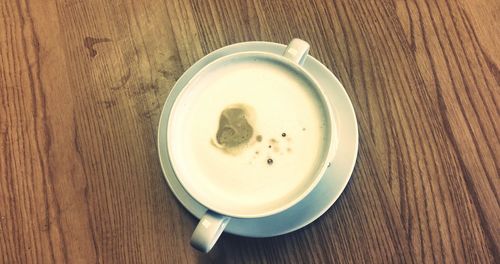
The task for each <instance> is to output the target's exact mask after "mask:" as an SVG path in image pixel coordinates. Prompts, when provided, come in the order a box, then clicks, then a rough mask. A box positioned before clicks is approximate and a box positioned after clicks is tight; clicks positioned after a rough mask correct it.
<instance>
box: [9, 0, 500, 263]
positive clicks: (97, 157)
mask: <svg viewBox="0 0 500 264" xmlns="http://www.w3.org/2000/svg"><path fill="white" fill-rule="evenodd" d="M499 17H500V2H498V1H492V0H489V1H488V0H477V1H466V0H456V1H451V0H450V1H444V0H442V1H429V0H415V1H403V0H381V1H374V0H371V1H343V0H340V1H322V0H316V1H257V0H248V1H229V0H226V1H180V0H174V1H165V0H164V1H160V0H140V1H133V0H116V1H101V0H88V1H83V0H46V1H41V0H32V1H28V0H0V100H1V104H0V256H1V257H0V262H1V263H95V262H99V263H333V262H335V263H364V262H371V263H462V262H466V263H498V262H499V261H500V255H499V251H498V247H499V243H500V233H499V230H500V208H499V197H498V192H499V190H498V189H499V186H500V182H499V171H498V167H499V163H500V162H499V161H500V157H499V155H500V154H499V151H500V144H499V134H500V133H499V130H500V127H499V120H500V119H499V100H500V93H499V91H500V89H499V88H500V71H499V66H498V65H499V64H500V49H499V48H498V44H499V43H500V22H499V21H500V19H499ZM293 37H300V38H302V39H305V40H307V41H308V42H310V43H311V54H312V55H313V56H315V57H316V58H318V59H319V60H320V61H322V62H324V64H325V65H326V66H327V67H328V68H330V69H331V70H332V72H333V73H334V74H335V75H336V76H338V78H339V79H340V80H341V82H342V83H343V84H344V86H345V88H346V91H347V93H348V94H349V96H350V98H351V99H352V102H353V104H354V108H355V111H356V114H357V117H358V123H359V128H360V150H359V156H358V160H357V166H356V168H355V171H354V173H353V177H352V180H351V182H350V183H349V185H348V187H347V189H346V190H345V192H344V194H343V195H342V196H341V197H340V199H339V200H338V201H337V203H335V205H334V206H333V207H332V208H331V209H330V210H328V211H327V212H326V213H325V215H323V216H322V217H321V218H319V219H318V220H317V221H316V222H314V223H313V224H312V225H309V226H307V227H305V228H303V229H301V230H299V231H296V232H294V233H291V234H287V235H283V236H279V237H275V238H268V239H251V238H242V237H237V236H232V235H226V234H224V235H223V236H222V239H221V241H219V243H218V244H217V246H216V247H215V248H214V250H213V251H212V252H211V253H209V254H201V253H198V252H196V251H195V250H193V249H192V248H191V247H190V246H189V243H188V240H189V237H190V235H191V232H192V230H193V228H194V226H195V224H196V219H195V218H194V217H192V216H191V215H189V213H188V212H187V211H186V210H185V209H184V208H183V207H182V206H181V205H180V203H178V202H177V201H176V200H175V197H174V196H173V194H172V192H171V191H170V190H169V189H168V186H167V185H166V183H165V180H164V178H163V175H162V172H161V168H160V166H159V162H158V157H157V152H156V147H155V142H156V125H157V122H158V119H159V113H160V111H161V107H162V105H163V103H164V101H165V99H166V97H167V96H168V93H169V91H170V89H171V87H172V86H173V84H174V83H175V81H176V79H178V78H179V77H180V76H181V74H182V72H184V71H185V70H186V69H187V68H188V67H189V66H190V65H191V64H193V63H194V62H196V61H197V60H198V59H199V58H201V57H202V56H203V55H205V54H208V53H209V52H211V51H213V50H215V49H217V48H220V47H223V46H225V45H228V44H232V43H236V42H241V41H250V40H263V41H273V42H279V43H287V42H288V41H289V40H290V39H291V38H293Z"/></svg>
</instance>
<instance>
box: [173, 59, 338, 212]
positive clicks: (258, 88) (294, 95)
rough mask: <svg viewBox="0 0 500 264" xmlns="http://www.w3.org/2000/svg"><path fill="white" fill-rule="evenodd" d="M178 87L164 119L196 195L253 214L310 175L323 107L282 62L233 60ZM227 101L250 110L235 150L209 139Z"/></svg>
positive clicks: (286, 196) (321, 140)
mask: <svg viewBox="0 0 500 264" xmlns="http://www.w3.org/2000/svg"><path fill="white" fill-rule="evenodd" d="M185 89H186V90H185V92H184V93H183V94H181V95H180V97H179V98H178V99H177V101H176V104H178V106H176V112H175V114H174V115H172V116H171V121H170V122H171V124H174V125H175V128H174V129H173V130H172V131H173V132H172V138H175V139H176V141H175V142H174V143H173V145H174V146H175V151H174V152H175V155H177V163H176V167H175V169H176V173H182V174H183V175H182V176H178V177H179V178H181V177H182V181H181V182H182V183H183V185H189V192H190V193H191V194H192V195H193V196H195V198H197V199H199V200H200V201H204V203H205V201H209V203H208V204H207V203H205V205H207V206H208V207H213V208H212V209H215V208H221V209H222V210H226V209H227V210H229V211H235V210H240V211H241V212H255V213H259V212H264V211H266V210H273V209H274V208H278V207H280V206H282V205H283V204H285V203H287V202H288V201H290V200H293V199H294V198H296V197H298V196H300V195H301V194H302V193H303V192H304V190H306V189H307V187H308V186H310V185H311V184H312V183H313V182H314V180H315V178H316V177H317V176H318V175H317V171H319V170H320V169H321V165H322V164H321V161H323V160H324V156H325V155H326V152H327V150H325V146H326V145H328V144H327V141H326V140H329V132H328V129H329V127H328V124H327V123H326V120H325V116H326V115H325V112H326V110H325V109H324V108H323V107H322V104H321V101H320V99H319V95H318V94H317V93H316V92H315V91H314V88H313V87H311V84H310V83H309V82H307V81H306V80H304V79H302V77H300V76H299V75H297V74H296V73H294V71H293V70H291V69H289V68H288V66H286V65H283V64H280V63H278V62H275V61H272V60H268V59H264V58H260V59H252V58H245V59H238V60H233V61H229V62H225V63H224V64H222V65H218V67H217V68H215V69H213V70H210V71H205V72H203V74H201V75H197V76H196V77H195V79H194V80H193V81H191V82H190V83H189V84H188V87H186V88H185ZM231 105H245V106H248V107H249V108H251V110H252V112H253V113H252V115H253V116H252V120H250V122H251V125H252V126H253V129H254V134H253V136H252V139H251V140H250V142H249V143H248V144H247V145H246V146H245V147H244V148H243V150H242V151H241V152H239V153H238V154H235V155H232V154H228V153H225V152H224V151H222V150H221V149H218V148H216V147H214V145H213V140H214V139H215V135H216V133H217V129H218V124H219V117H220V114H221V112H222V111H223V110H224V109H225V108H227V107H228V106H231ZM283 133H286V136H283V135H282V134H283ZM258 135H260V136H262V141H261V142H258V141H257V140H256V137H257V136H258ZM269 146H271V147H269ZM269 159H272V164H269V163H268V160H269Z"/></svg>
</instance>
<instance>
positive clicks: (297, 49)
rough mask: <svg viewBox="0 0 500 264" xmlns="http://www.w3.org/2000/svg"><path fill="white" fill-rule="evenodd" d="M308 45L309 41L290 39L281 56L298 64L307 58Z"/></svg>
mask: <svg viewBox="0 0 500 264" xmlns="http://www.w3.org/2000/svg"><path fill="white" fill-rule="evenodd" d="M309 47H310V45H309V43H307V42H305V41H303V40H301V39H298V38H295V39H292V41H290V43H289V44H288V46H287V47H286V49H285V52H284V53H283V56H284V57H286V58H288V59H289V60H291V61H293V62H295V63H297V64H299V65H302V64H304V61H305V60H306V58H307V54H308V52H309Z"/></svg>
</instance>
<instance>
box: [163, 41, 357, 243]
mask: <svg viewBox="0 0 500 264" xmlns="http://www.w3.org/2000/svg"><path fill="white" fill-rule="evenodd" d="M238 48H240V49H241V50H238ZM285 48H286V46H285V45H283V44H279V43H273V42H265V41H250V42H241V43H235V44H232V45H229V46H225V47H222V48H220V49H217V50H215V51H213V52H211V53H209V54H208V55H206V56H204V57H203V58H201V59H200V60H198V61H197V62H195V63H194V64H193V65H192V66H191V67H189V68H188V69H187V70H186V71H185V72H184V73H183V74H182V76H181V77H180V78H179V79H178V80H177V82H176V83H175V84H174V86H173V87H172V89H171V91H170V94H169V96H168V98H167V100H165V103H164V106H163V109H162V112H161V116H160V120H159V124H158V135H157V136H158V138H157V147H158V155H159V158H160V164H161V167H162V172H163V175H164V177H165V179H166V181H167V184H168V185H169V188H170V189H171V190H172V192H173V193H174V196H175V197H176V198H177V200H178V201H179V202H180V203H181V204H182V205H183V206H184V208H185V209H186V210H187V211H188V212H190V213H191V214H192V215H194V216H195V217H197V218H200V217H201V216H203V214H204V213H205V211H206V210H207V208H206V207H204V206H203V205H201V204H199V203H198V202H197V201H195V200H194V199H193V197H191V196H190V195H189V193H187V191H186V190H184V189H183V187H182V185H181V184H180V183H178V184H174V182H173V181H175V179H174V178H176V176H175V173H174V172H173V169H172V166H171V164H170V171H168V170H167V169H166V168H165V167H166V166H168V165H167V164H164V163H165V162H167V163H170V162H169V158H168V154H167V157H163V155H162V153H164V152H162V149H161V148H162V147H161V144H160V143H161V141H162V140H161V136H160V134H162V135H163V134H166V131H164V132H165V133H161V132H162V131H163V130H165V129H162V123H168V116H169V115H170V109H171V108H172V105H173V102H174V101H175V98H176V97H177V96H178V94H179V93H180V91H181V90H182V89H183V87H184V86H185V85H186V84H187V83H188V82H189V80H190V79H191V78H192V77H193V76H194V75H195V74H196V72H197V71H198V70H196V68H198V67H203V64H208V63H210V61H213V60H215V59H217V58H218V57H222V56H225V55H228V54H231V53H235V52H241V51H265V52H273V53H282V52H283V51H284V49H285ZM231 50H233V51H232V52H229V51H231ZM278 50H279V51H278ZM225 52H226V53H225ZM307 61H309V62H307ZM311 63H313V64H316V67H319V68H322V70H323V71H324V72H323V73H322V74H324V75H325V77H322V78H324V79H326V78H328V79H331V82H332V85H328V88H327V87H323V85H320V87H321V88H322V89H332V88H331V87H333V86H337V87H336V89H337V91H336V93H339V92H340V93H342V94H343V97H344V98H345V99H346V101H345V102H344V103H346V104H347V109H344V110H347V112H348V114H350V115H351V118H348V119H349V120H350V121H351V122H352V124H351V125H353V127H352V129H353V131H352V132H353V135H352V136H353V140H352V141H353V142H352V143H353V144H352V146H351V152H352V154H353V155H352V157H350V159H349V161H348V163H349V165H347V167H348V168H345V171H344V172H343V173H342V175H346V176H344V178H345V179H344V180H343V181H342V182H341V186H340V188H337V192H336V193H335V194H334V195H332V196H329V197H328V199H327V200H328V201H329V202H328V203H327V205H325V206H322V208H320V210H316V211H315V212H314V213H311V215H310V217H307V219H305V220H303V221H302V222H301V223H296V224H288V223H285V224H284V225H287V226H290V227H286V228H280V229H281V231H278V232H273V231H269V230H268V232H267V233H262V234H255V233H254V234H252V230H247V231H244V230H243V231H242V229H241V228H238V226H237V225H238V222H239V221H247V223H243V222H240V225H243V226H245V225H246V226H249V228H250V229H254V228H253V227H256V228H258V227H259V225H262V224H266V223H267V224H268V225H269V223H268V222H269V221H274V220H273V219H272V218H279V217H280V215H281V214H285V213H286V212H287V211H290V210H291V209H292V208H294V207H302V208H305V207H306V206H305V204H304V203H305V202H299V203H298V204H296V205H294V206H292V207H291V208H289V209H287V210H285V211H284V212H282V213H278V214H276V215H271V216H267V217H263V218H255V219H238V218H233V219H232V221H231V222H230V223H229V225H228V227H227V228H226V230H224V232H227V233H231V234H235V235H240V236H246V237H272V236H278V235H282V234H286V233H290V232H293V231H295V230H298V229H300V228H302V227H304V226H307V225H309V224H310V223H312V222H314V221H315V220H316V219H318V218H319V217H320V216H321V215H323V214H324V213H325V212H326V211H327V210H328V209H329V208H331V207H332V205H333V204H334V203H335V202H336V201H337V200H338V198H339V197H340V195H341V194H342V193H343V191H344V190H345V188H346V186H347V184H348V182H349V180H350V178H351V176H352V172H353V170H354V166H355V163H356V159H357V153H358V145H359V134H358V125H357V119H356V115H355V112H354V108H353V106H352V102H351V100H350V98H349V96H348V95H347V93H346V91H345V89H344V87H343V85H342V84H341V83H340V82H339V80H338V79H337V77H336V76H335V75H334V74H333V73H332V72H331V71H330V70H329V69H328V68H327V67H326V66H325V65H323V64H322V63H321V62H319V61H318V60H317V59H315V58H314V57H312V56H311V55H308V57H307V59H306V64H305V65H304V67H306V65H307V64H311ZM308 71H309V72H310V74H311V75H312V76H313V77H315V78H316V75H317V73H315V72H314V71H312V70H308ZM326 75H327V77H326ZM318 82H319V81H318ZM329 82H330V81H329ZM327 97H329V98H330V100H332V98H331V95H330V96H327ZM165 115H167V120H164V119H165ZM163 126H165V125H163ZM165 137H166V135H165ZM339 141H340V140H339ZM338 147H339V149H340V144H339V145H338ZM339 149H337V151H338V150H339ZM165 159H166V160H165ZM333 159H335V157H333ZM326 173H329V172H328V171H327V172H326ZM330 173H331V174H333V171H332V172H330ZM172 174H173V175H172ZM332 176H333V175H332ZM332 176H330V177H332ZM169 177H170V178H172V179H170V178H169ZM323 177H324V176H323ZM177 181H178V180H177ZM322 181H323V179H322V180H321V181H320V183H318V184H321V182H322ZM175 185H177V186H175ZM315 190H316V188H315V189H313V190H312V191H311V193H312V192H314V191H315ZM316 191H319V190H316ZM182 192H184V193H182ZM309 195H311V194H309ZM327 195H328V193H327ZM325 199H326V198H325ZM304 200H307V196H306V197H305V199H304ZM276 220H278V219H276ZM249 223H250V224H249ZM275 224H277V225H283V223H275ZM272 225H273V226H274V224H272ZM260 227H263V226H260ZM264 229H265V228H264ZM249 231H250V232H249ZM261 232H262V231H261Z"/></svg>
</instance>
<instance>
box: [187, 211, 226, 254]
mask: <svg viewBox="0 0 500 264" xmlns="http://www.w3.org/2000/svg"><path fill="white" fill-rule="evenodd" d="M230 219H231V218H229V217H228V216H225V215H220V214H218V213H215V212H212V211H210V210H209V211H207V212H206V213H205V215H203V217H202V218H201V219H200V222H199V223H198V225H197V226H196V228H195V229H194V232H193V235H192V236H191V246H193V247H194V248H196V249H198V250H199V251H202V252H205V253H206V252H208V251H210V249H212V247H213V246H214V245H215V242H217V239H219V237H220V235H221V234H222V231H224V228H225V227H226V225H227V223H229V220H230Z"/></svg>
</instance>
